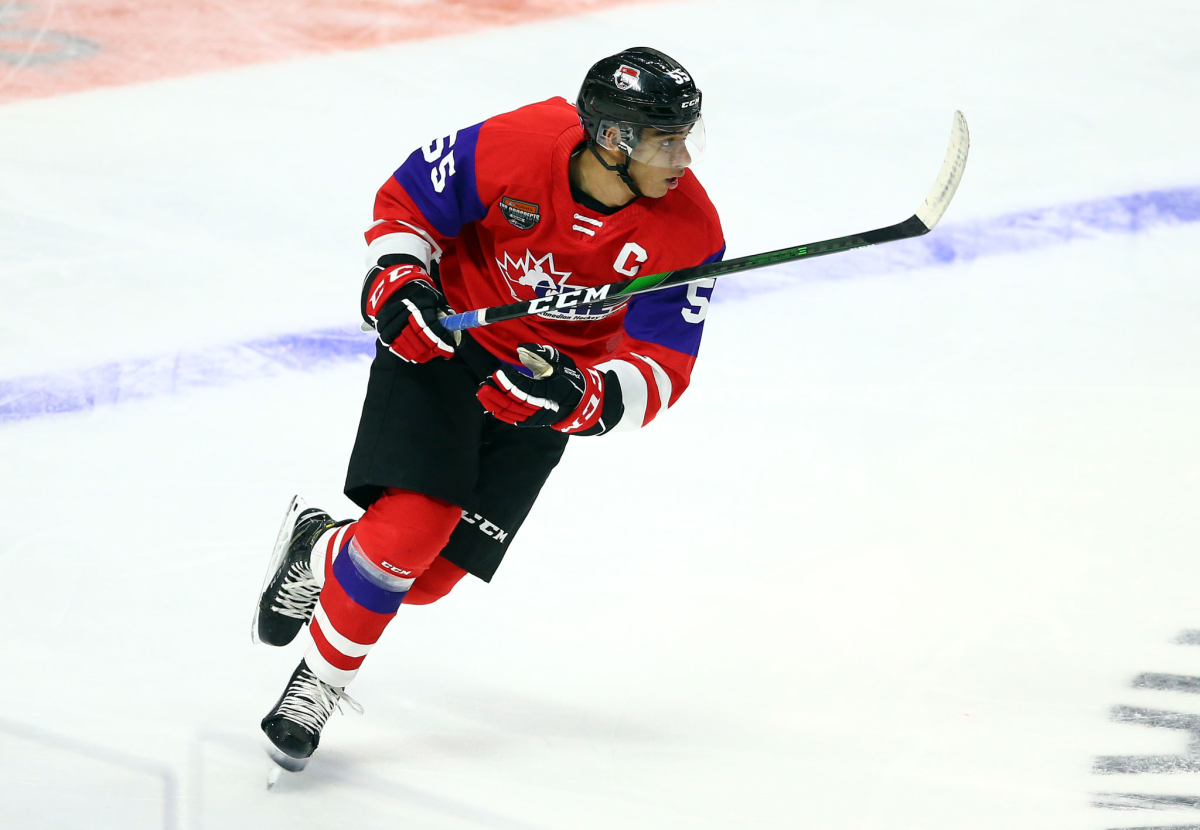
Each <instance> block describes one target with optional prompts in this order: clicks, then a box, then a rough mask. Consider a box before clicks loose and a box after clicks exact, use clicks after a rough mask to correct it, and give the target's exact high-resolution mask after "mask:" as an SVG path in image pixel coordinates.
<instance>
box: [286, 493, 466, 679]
mask: <svg viewBox="0 0 1200 830" xmlns="http://www.w3.org/2000/svg"><path fill="white" fill-rule="evenodd" d="M461 515H462V511H461V510H459V508H457V507H455V506H454V505H452V504H450V503H449V502H445V501H442V500H441V499H435V498H432V497H430V496H425V495H422V494H421V493H414V492H411V491H408V490H396V489H388V490H387V491H385V492H384V495H383V496H381V497H380V498H379V499H378V500H377V501H376V502H375V503H374V504H372V505H371V506H370V507H369V508H367V512H366V513H365V514H363V517H362V518H361V519H359V520H358V521H357V522H356V523H354V524H353V525H348V526H347V528H348V531H347V532H346V533H344V534H340V537H341V539H342V540H343V541H341V544H340V547H339V548H338V553H337V556H336V557H335V558H333V561H332V563H329V561H328V557H327V561H326V564H325V572H326V574H327V577H326V580H325V584H324V586H323V587H322V589H321V595H320V598H319V599H318V601H317V607H316V610H315V612H314V614H313V619H312V623H311V624H310V625H309V632H310V633H311V634H312V639H313V644H312V645H311V646H310V647H309V649H308V651H307V652H306V653H305V661H306V662H307V663H308V666H309V668H310V669H312V671H313V673H314V674H315V675H316V676H317V677H319V678H321V679H322V680H324V681H325V682H326V683H329V684H330V685H333V686H345V685H346V684H347V683H349V682H350V681H351V680H352V679H353V678H354V675H355V674H356V673H357V671H358V668H359V666H361V665H362V661H363V659H364V658H365V657H366V655H367V653H368V652H369V651H370V650H371V646H373V645H374V644H375V643H376V642H377V641H378V640H379V636H380V635H381V634H382V633H383V629H384V628H385V627H387V624H388V623H389V622H391V620H392V617H394V616H396V610H397V609H398V608H399V607H400V603H401V602H402V601H403V600H404V598H405V594H406V593H407V592H408V591H409V589H411V588H412V586H413V584H414V582H415V580H416V579H417V577H419V576H420V575H421V574H422V573H424V572H425V571H426V569H427V568H429V566H430V564H431V563H433V561H434V560H435V559H436V558H437V556H438V553H439V552H440V551H441V550H442V548H444V547H445V546H446V542H448V541H449V539H450V534H451V533H452V532H453V530H454V527H455V525H457V524H458V520H459V517H460V516H461ZM323 541H324V540H323ZM333 541H334V540H333V539H330V540H328V541H326V542H325V543H326V544H327V545H331V544H332V543H333ZM447 590H449V589H447Z"/></svg>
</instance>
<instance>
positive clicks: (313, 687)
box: [277, 668, 363, 734]
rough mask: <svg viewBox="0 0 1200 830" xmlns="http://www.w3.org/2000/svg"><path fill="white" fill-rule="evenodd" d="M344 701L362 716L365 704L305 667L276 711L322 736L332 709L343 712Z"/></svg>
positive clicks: (289, 687) (293, 681)
mask: <svg viewBox="0 0 1200 830" xmlns="http://www.w3.org/2000/svg"><path fill="white" fill-rule="evenodd" d="M343 701H344V702H345V703H346V704H347V705H348V706H349V707H350V708H351V709H353V710H354V711H355V712H356V713H358V714H360V715H361V714H362V713H363V706H362V704H361V703H359V702H358V701H357V700H355V699H354V698H352V697H350V695H348V694H346V692H345V691H344V690H343V689H340V688H338V687H337V686H330V685H329V684H328V683H326V682H324V681H323V680H321V679H320V678H318V677H317V676H316V675H314V674H313V673H312V672H311V671H310V670H309V669H307V668H305V669H303V670H302V671H301V672H300V673H299V674H297V675H296V677H295V678H294V679H293V680H292V682H291V685H289V686H288V690H287V692H285V693H284V695H283V700H281V701H280V702H279V708H278V710H277V711H278V714H280V715H283V716H285V717H286V718H287V719H288V720H290V721H294V722H296V723H298V724H300V725H301V726H303V727H305V728H306V729H310V730H312V731H313V732H316V733H318V734H319V733H320V731H321V727H323V726H324V725H325V721H327V720H329V716H330V715H332V714H333V710H334V709H337V710H338V711H339V712H340V711H341V710H342V709H341V704H342V702H343Z"/></svg>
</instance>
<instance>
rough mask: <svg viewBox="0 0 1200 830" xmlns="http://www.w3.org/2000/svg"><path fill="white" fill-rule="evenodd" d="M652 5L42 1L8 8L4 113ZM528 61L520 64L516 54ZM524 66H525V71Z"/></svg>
mask: <svg viewBox="0 0 1200 830" xmlns="http://www.w3.org/2000/svg"><path fill="white" fill-rule="evenodd" d="M638 2H646V0H157V2H156V0H31V2H26V3H11V4H2V5H0V103H7V102H11V101H18V100H24V99H29V98H43V97H47V96H50V95H60V94H63V93H67V92H79V91H82V90H87V89H94V88H96V87H105V86H117V85H120V84H130V83H137V82H141V81H154V80H158V79H161V78H171V77H179V76H182V75H191V74H195V73H199V72H209V71H213V70H218V69H229V68H232V67H237V66H245V65H248V64H255V63H266V62H272V61H282V60H288V59H290V58H298V57H303V56H306V55H314V54H321V53H326V52H334V51H342V50H351V49H367V48H370V47H373V46H382V45H385V44H389V43H397V42H400V41H405V40H419V39H423V38H430V37H437V36H442V35H454V34H460V33H464V32H468V31H472V30H478V29H484V28H490V27H495V26H506V25H512V24H516V23H525V22H529V21H534V20H540V19H545V18H551V17H560V16H566V15H572V14H579V13H583V12H588V11H594V10H598V9H601V8H610V7H612V6H614V5H625V4H632V3H638ZM514 57H520V56H514ZM526 63H527V61H525V60H520V61H517V62H515V65H525V64H526Z"/></svg>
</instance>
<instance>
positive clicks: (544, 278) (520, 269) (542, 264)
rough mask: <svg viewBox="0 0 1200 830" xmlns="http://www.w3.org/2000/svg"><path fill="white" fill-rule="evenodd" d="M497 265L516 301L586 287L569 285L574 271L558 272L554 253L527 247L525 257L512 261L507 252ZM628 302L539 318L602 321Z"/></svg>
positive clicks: (547, 312)
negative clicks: (543, 253) (531, 249)
mask: <svg viewBox="0 0 1200 830" xmlns="http://www.w3.org/2000/svg"><path fill="white" fill-rule="evenodd" d="M496 264H497V265H498V266H500V273H501V274H503V275H504V279H505V281H506V282H507V283H508V290H509V293H511V294H512V296H513V299H514V300H532V299H533V297H531V296H530V293H531V290H532V294H533V296H534V297H553V296H554V295H556V294H562V293H563V292H565V291H574V290H576V289H579V288H585V287H586V286H583V285H572V284H571V283H570V282H568V280H569V279H570V278H571V273H572V272H571V271H560V270H558V268H557V267H556V266H555V264H554V254H552V253H550V254H546V255H545V256H537V255H536V254H534V253H533V252H531V251H530V250H529V249H528V248H527V249H526V250H525V256H523V257H520V258H519V259H513V258H512V256H511V255H509V253H508V251H505V252H504V257H503V259H501V258H499V257H497V258H496ZM627 302H628V300H623V301H621V302H620V303H618V304H616V305H613V306H605V307H603V308H601V307H599V306H600V304H599V303H596V304H593V305H591V306H585V307H581V308H572V309H566V310H563V311H545V312H543V313H541V314H539V315H538V316H539V317H545V318H547V319H549V320H575V319H578V318H580V317H587V318H589V319H594V320H599V319H600V318H602V317H607V316H608V315H610V314H612V313H613V312H614V311H616V310H617V309H619V308H621V307H622V306H624V305H625V303H627Z"/></svg>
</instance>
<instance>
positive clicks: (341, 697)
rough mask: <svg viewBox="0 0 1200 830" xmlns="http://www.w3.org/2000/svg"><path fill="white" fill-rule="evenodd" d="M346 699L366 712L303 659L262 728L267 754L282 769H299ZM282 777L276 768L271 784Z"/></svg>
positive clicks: (352, 707) (357, 709)
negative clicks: (328, 721)
mask: <svg viewBox="0 0 1200 830" xmlns="http://www.w3.org/2000/svg"><path fill="white" fill-rule="evenodd" d="M342 701H345V702H346V703H347V704H348V705H349V706H350V708H351V709H353V710H354V711H355V712H358V713H359V714H362V706H360V705H359V704H358V702H357V701H355V700H354V699H352V698H351V697H350V696H349V695H347V694H346V693H345V691H344V690H343V688H342V687H341V686H330V685H329V684H328V683H325V682H324V681H322V680H321V679H319V678H318V677H317V676H316V675H314V674H313V673H312V672H311V671H310V670H309V668H308V664H307V663H305V662H304V661H303V660H301V661H300V665H299V666H297V667H296V671H294V672H292V677H291V679H290V680H289V681H288V684H287V688H285V689H284V690H283V695H281V696H280V698H279V702H278V703H276V704H275V707H274V708H273V709H271V711H270V712H268V713H267V716H266V717H265V718H263V720H262V731H263V734H265V735H266V736H267V740H268V741H269V743H268V744H267V746H266V750H267V755H269V756H270V757H271V760H272V761H274V762H275V763H276V764H277V765H278V766H279V767H280V768H281V769H284V770H287V771H288V772H299V771H300V770H302V769H304V767H305V766H307V765H308V759H309V758H310V757H311V756H312V754H313V752H314V751H315V750H316V748H317V744H318V743H319V742H320V740H321V729H322V728H323V727H324V726H325V721H327V720H329V716H330V715H331V714H333V710H334V709H338V708H339V705H340V704H341V702H342ZM277 779H278V772H277V771H274V770H273V771H272V774H271V775H270V776H269V777H268V780H267V787H268V788H270V786H271V785H272V784H274V783H275V781H276V780H277Z"/></svg>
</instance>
